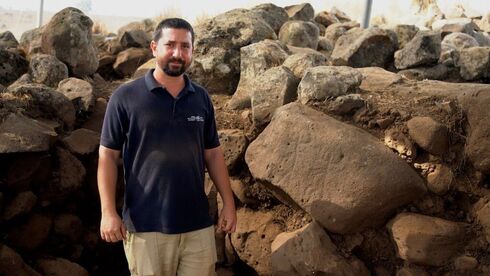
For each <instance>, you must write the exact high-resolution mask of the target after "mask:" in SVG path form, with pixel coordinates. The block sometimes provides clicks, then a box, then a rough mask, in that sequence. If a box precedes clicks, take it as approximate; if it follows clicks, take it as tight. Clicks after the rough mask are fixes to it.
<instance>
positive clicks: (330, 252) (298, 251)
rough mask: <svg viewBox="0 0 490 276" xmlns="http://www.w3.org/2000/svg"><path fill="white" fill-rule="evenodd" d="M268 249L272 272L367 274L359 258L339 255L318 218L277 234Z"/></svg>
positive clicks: (291, 273)
mask: <svg viewBox="0 0 490 276" xmlns="http://www.w3.org/2000/svg"><path fill="white" fill-rule="evenodd" d="M271 250H272V252H271V261H272V272H273V275H284V276H286V275H360V276H362V275H370V273H369V271H368V270H367V268H366V267H365V266H364V264H363V263H362V262H361V261H359V260H358V259H356V258H352V259H351V260H347V259H344V258H343V257H341V256H340V255H339V254H338V253H337V248H336V246H335V244H333V242H332V241H331V240H330V237H329V236H328V235H327V233H325V231H324V230H323V229H322V227H321V226H320V225H319V224H318V223H317V222H311V223H309V224H307V225H306V226H304V227H303V228H301V229H298V230H296V231H294V232H285V233H281V234H279V235H277V237H276V238H275V239H274V242H272V248H271Z"/></svg>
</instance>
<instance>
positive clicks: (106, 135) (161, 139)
mask: <svg viewBox="0 0 490 276" xmlns="http://www.w3.org/2000/svg"><path fill="white" fill-rule="evenodd" d="M153 71H154V70H150V71H148V73H147V74H146V75H145V76H143V77H141V78H139V79H136V80H134V81H132V82H129V83H126V84H123V85H122V86H120V87H119V88H118V89H117V90H115V91H114V93H113V94H112V96H111V98H110V99H109V103H108V105H107V111H106V114H105V118H104V124H103V127H102V134H101V138H100V144H101V145H103V146H105V147H108V148H111V149H115V150H121V151H122V157H123V161H124V179H125V184H126V190H125V195H124V207H123V213H122V214H123V220H124V224H125V225H126V227H127V229H128V231H129V232H163V233H167V234H175V233H184V232H189V231H193V230H198V229H202V228H205V227H208V226H210V225H212V224H213V222H212V220H211V218H210V216H209V214H208V201H207V197H206V194H205V192H204V166H205V164H204V149H211V148H215V147H217V146H219V140H218V133H217V131H216V123H215V118H214V109H213V105H212V102H211V99H210V97H209V95H208V93H207V91H206V90H205V89H203V88H202V87H200V86H199V85H197V84H195V83H193V82H192V81H191V80H190V79H189V78H188V77H187V76H185V75H184V78H185V87H184V89H183V90H182V91H181V92H180V93H179V95H178V96H177V98H174V97H172V96H171V95H170V94H169V93H168V92H167V91H166V90H165V88H162V86H161V85H160V84H158V83H157V82H156V80H155V78H154V77H153Z"/></svg>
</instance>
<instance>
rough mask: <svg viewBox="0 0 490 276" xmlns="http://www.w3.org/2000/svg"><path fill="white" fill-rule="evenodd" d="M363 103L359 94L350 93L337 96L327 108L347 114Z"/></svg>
mask: <svg viewBox="0 0 490 276" xmlns="http://www.w3.org/2000/svg"><path fill="white" fill-rule="evenodd" d="M365 105H366V102H365V101H364V100H363V99H362V98H361V95H360V94H350V95H345V96H340V97H337V98H336V99H335V101H333V102H332V103H331V104H330V106H329V110H330V111H331V112H333V113H335V114H339V115H347V114H352V113H354V112H355V111H357V110H358V109H359V108H361V107H364V106H365Z"/></svg>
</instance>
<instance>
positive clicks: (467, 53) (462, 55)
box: [456, 47, 490, 80]
mask: <svg viewBox="0 0 490 276" xmlns="http://www.w3.org/2000/svg"><path fill="white" fill-rule="evenodd" d="M456 66H457V67H459V73H460V74H461V77H463V79H465V80H476V79H481V78H490V47H472V48H467V49H463V50H461V51H460V52H459V57H458V59H457V61H456Z"/></svg>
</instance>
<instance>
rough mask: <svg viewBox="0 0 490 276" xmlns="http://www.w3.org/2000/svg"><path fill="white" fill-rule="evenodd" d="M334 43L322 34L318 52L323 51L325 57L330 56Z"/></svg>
mask: <svg viewBox="0 0 490 276" xmlns="http://www.w3.org/2000/svg"><path fill="white" fill-rule="evenodd" d="M333 48H334V45H333V44H332V43H330V40H328V39H327V38H326V37H324V36H321V37H320V38H319V39H318V48H317V50H318V52H320V53H322V54H323V55H324V56H325V57H330V56H331V55H332V52H333Z"/></svg>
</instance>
